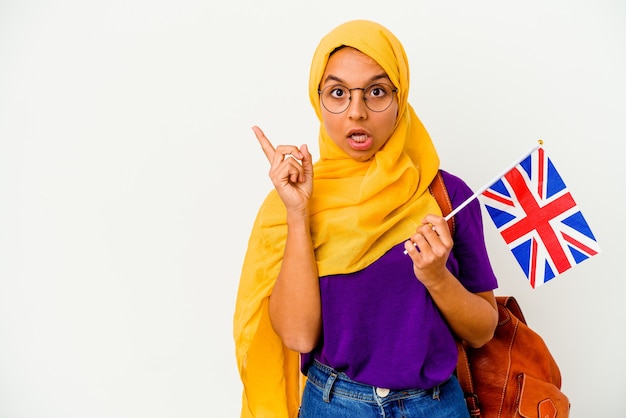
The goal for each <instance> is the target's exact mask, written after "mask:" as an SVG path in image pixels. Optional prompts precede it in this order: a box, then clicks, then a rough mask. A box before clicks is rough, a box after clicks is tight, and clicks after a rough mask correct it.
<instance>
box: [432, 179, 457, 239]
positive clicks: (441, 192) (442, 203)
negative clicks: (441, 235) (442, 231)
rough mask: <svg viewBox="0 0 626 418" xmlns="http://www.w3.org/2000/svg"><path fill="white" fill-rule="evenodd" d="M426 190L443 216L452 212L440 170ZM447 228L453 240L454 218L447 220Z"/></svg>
mask: <svg viewBox="0 0 626 418" xmlns="http://www.w3.org/2000/svg"><path fill="white" fill-rule="evenodd" d="M428 190H429V191H430V194H431V195H433V197H434V198H435V200H436V201H437V204H438V205H439V207H440V208H441V213H442V214H443V216H446V215H448V214H449V213H450V212H452V201H451V200H450V196H449V195H448V190H447V189H446V184H445V183H444V182H443V177H442V175H441V170H439V171H437V175H436V176H435V178H434V179H433V181H432V182H431V183H430V186H428ZM448 228H450V235H451V236H452V237H453V238H454V231H455V223H454V216H453V217H452V218H450V219H448Z"/></svg>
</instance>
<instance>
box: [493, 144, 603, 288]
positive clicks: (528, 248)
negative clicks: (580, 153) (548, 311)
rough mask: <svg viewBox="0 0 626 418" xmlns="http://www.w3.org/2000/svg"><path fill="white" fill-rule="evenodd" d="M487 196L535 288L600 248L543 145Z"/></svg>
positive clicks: (496, 219)
mask: <svg viewBox="0 0 626 418" xmlns="http://www.w3.org/2000/svg"><path fill="white" fill-rule="evenodd" d="M482 198H483V203H484V204H485V207H486V209H487V212H488V213H489V215H490V216H491V219H492V220H493V222H494V223H495V225H496V228H497V229H498V231H499V232H500V234H501V235H502V237H503V238H504V241H505V242H506V243H507V245H508V246H509V248H510V249H511V251H512V253H513V255H514V256H515V258H516V259H517V261H518V263H519V264H520V266H521V267H522V270H524V273H525V274H526V277H527V278H528V280H529V282H530V285H531V286H532V287H533V288H535V287H537V286H540V285H542V284H543V283H545V282H547V281H549V280H551V279H553V278H555V277H556V276H558V275H559V274H561V273H563V272H564V271H566V270H568V269H569V268H571V267H573V266H574V265H575V264H578V263H580V262H581V261H583V260H586V259H587V258H589V257H591V256H593V255H596V254H598V252H599V251H600V248H599V246H598V243H597V241H596V238H595V237H594V235H593V233H592V232H591V228H589V225H588V224H587V221H586V220H585V218H584V217H583V215H582V213H581V212H580V210H579V209H578V206H577V205H576V202H575V201H574V199H573V198H572V195H571V194H570V192H569V191H568V189H567V186H566V185H565V183H564V182H563V179H562V178H561V176H560V175H559V173H558V171H557V170H556V168H555V167H554V165H553V164H552V161H550V159H549V158H548V156H547V155H546V153H545V151H544V149H543V148H542V147H537V148H536V149H535V150H534V151H533V152H532V153H530V154H529V155H528V156H527V157H526V158H525V159H524V160H523V161H521V162H520V163H519V164H518V165H516V166H515V167H514V168H513V169H511V170H510V171H508V172H507V173H506V174H504V176H503V177H501V178H500V179H499V180H498V181H496V182H495V183H494V184H493V185H491V186H490V187H489V188H487V189H486V190H485V191H484V192H483V193H482Z"/></svg>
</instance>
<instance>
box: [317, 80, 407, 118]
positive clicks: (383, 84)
mask: <svg viewBox="0 0 626 418" xmlns="http://www.w3.org/2000/svg"><path fill="white" fill-rule="evenodd" d="M338 86H340V87H345V89H346V90H348V93H349V94H350V95H349V96H348V104H347V106H346V108H345V109H343V110H342V111H340V112H333V111H332V110H330V109H329V108H327V107H326V105H325V104H324V100H323V99H322V93H323V92H324V90H326V89H328V88H333V87H338ZM372 86H389V87H391V93H392V94H393V93H397V92H398V88H397V87H393V86H391V85H390V84H387V83H372V84H368V85H367V86H365V87H353V88H351V89H349V88H347V87H346V86H344V85H343V84H331V85H328V86H326V87H324V88H323V89H317V94H319V95H320V103H322V106H324V109H326V110H327V111H328V112H330V113H332V114H334V115H339V114H341V113H343V112H345V111H346V110H348V108H349V107H350V103H352V90H361V91H362V92H363V95H362V97H361V99H362V100H363V103H364V104H365V107H367V108H368V109H369V110H370V111H372V112H376V113H381V112H384V111H385V110H387V109H389V107H390V106H391V104H392V103H393V96H392V97H391V100H390V101H389V104H388V105H387V107H385V108H384V109H382V110H374V109H372V108H370V107H369V105H368V104H367V97H365V91H366V90H367V89H369V88H370V87H372Z"/></svg>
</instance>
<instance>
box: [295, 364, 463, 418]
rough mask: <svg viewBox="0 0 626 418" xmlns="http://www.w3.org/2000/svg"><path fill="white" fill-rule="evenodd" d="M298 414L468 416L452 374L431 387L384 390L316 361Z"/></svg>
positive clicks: (312, 417) (306, 417)
mask: <svg viewBox="0 0 626 418" xmlns="http://www.w3.org/2000/svg"><path fill="white" fill-rule="evenodd" d="M298 416H299V418H324V417H328V418H370V417H371V418H381V417H384V418H395V417H398V418H399V417H403V418H411V417H423V418H451V417H452V418H453V417H469V413H468V411H467V406H466V405H465V397H464V396H463V391H462V390H461V387H460V386H459V383H458V381H457V380H456V377H455V376H451V377H450V379H448V380H447V381H445V382H444V383H442V384H440V385H437V386H435V387H434V388H432V389H428V390H421V389H409V390H391V391H389V390H387V389H382V388H376V387H374V386H369V385H364V384H361V383H357V382H355V381H353V380H350V378H348V377H347V376H346V375H345V374H344V373H338V372H336V371H335V370H333V369H332V368H330V367H328V366H326V365H323V364H321V363H319V362H317V361H315V362H314V364H313V365H312V366H311V367H310V368H309V372H308V380H307V384H306V386H305V388H304V393H303V394H302V405H301V406H300V414H299V415H298Z"/></svg>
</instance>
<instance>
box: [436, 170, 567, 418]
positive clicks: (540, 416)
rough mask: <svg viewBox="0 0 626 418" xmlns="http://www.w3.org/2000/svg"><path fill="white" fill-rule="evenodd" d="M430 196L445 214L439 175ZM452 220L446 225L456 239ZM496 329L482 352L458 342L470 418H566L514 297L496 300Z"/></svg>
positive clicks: (547, 357) (555, 373) (547, 360)
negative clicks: (497, 318) (497, 317)
mask: <svg viewBox="0 0 626 418" xmlns="http://www.w3.org/2000/svg"><path fill="white" fill-rule="evenodd" d="M430 192H431V193H432V194H433V196H434V197H435V199H436V200H437V203H439V206H440V207H441V210H442V212H443V215H444V216H445V215H447V214H448V213H450V212H451V211H452V204H451V202H450V198H449V196H448V192H447V190H446V188H445V184H444V182H443V178H442V177H441V173H439V174H438V175H437V177H435V179H434V180H433V182H432V183H431V185H430ZM453 219H454V218H452V219H450V220H449V221H448V226H449V227H450V230H451V232H452V235H453V236H454V220H453ZM496 301H497V303H498V315H499V320H498V326H497V327H496V331H495V333H494V336H493V339H492V340H491V341H490V342H488V343H487V344H485V345H484V346H482V347H480V348H472V347H469V346H468V345H467V344H466V343H464V342H463V341H460V340H459V341H457V346H458V348H459V360H458V363H457V367H456V375H457V378H458V380H459V383H460V384H461V388H462V389H463V391H464V392H465V399H466V402H467V408H468V410H469V413H470V416H471V417H472V418H481V417H482V418H492V417H527V418H529V417H536V418H555V417H558V418H562V417H568V416H569V409H570V403H569V400H568V398H567V396H565V394H564V393H563V392H561V372H560V371H559V367H558V366H557V364H556V361H555V360H554V358H553V357H552V354H550V351H549V350H548V347H547V346H546V344H545V342H544V341H543V339H542V338H541V337H540V336H539V335H538V334H537V333H536V332H535V331H533V330H532V329H530V328H529V327H528V326H527V325H526V319H525V318H524V315H523V314H522V310H521V309H520V307H519V304H518V303H517V301H516V300H515V298H513V297H512V296H498V297H496Z"/></svg>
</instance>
